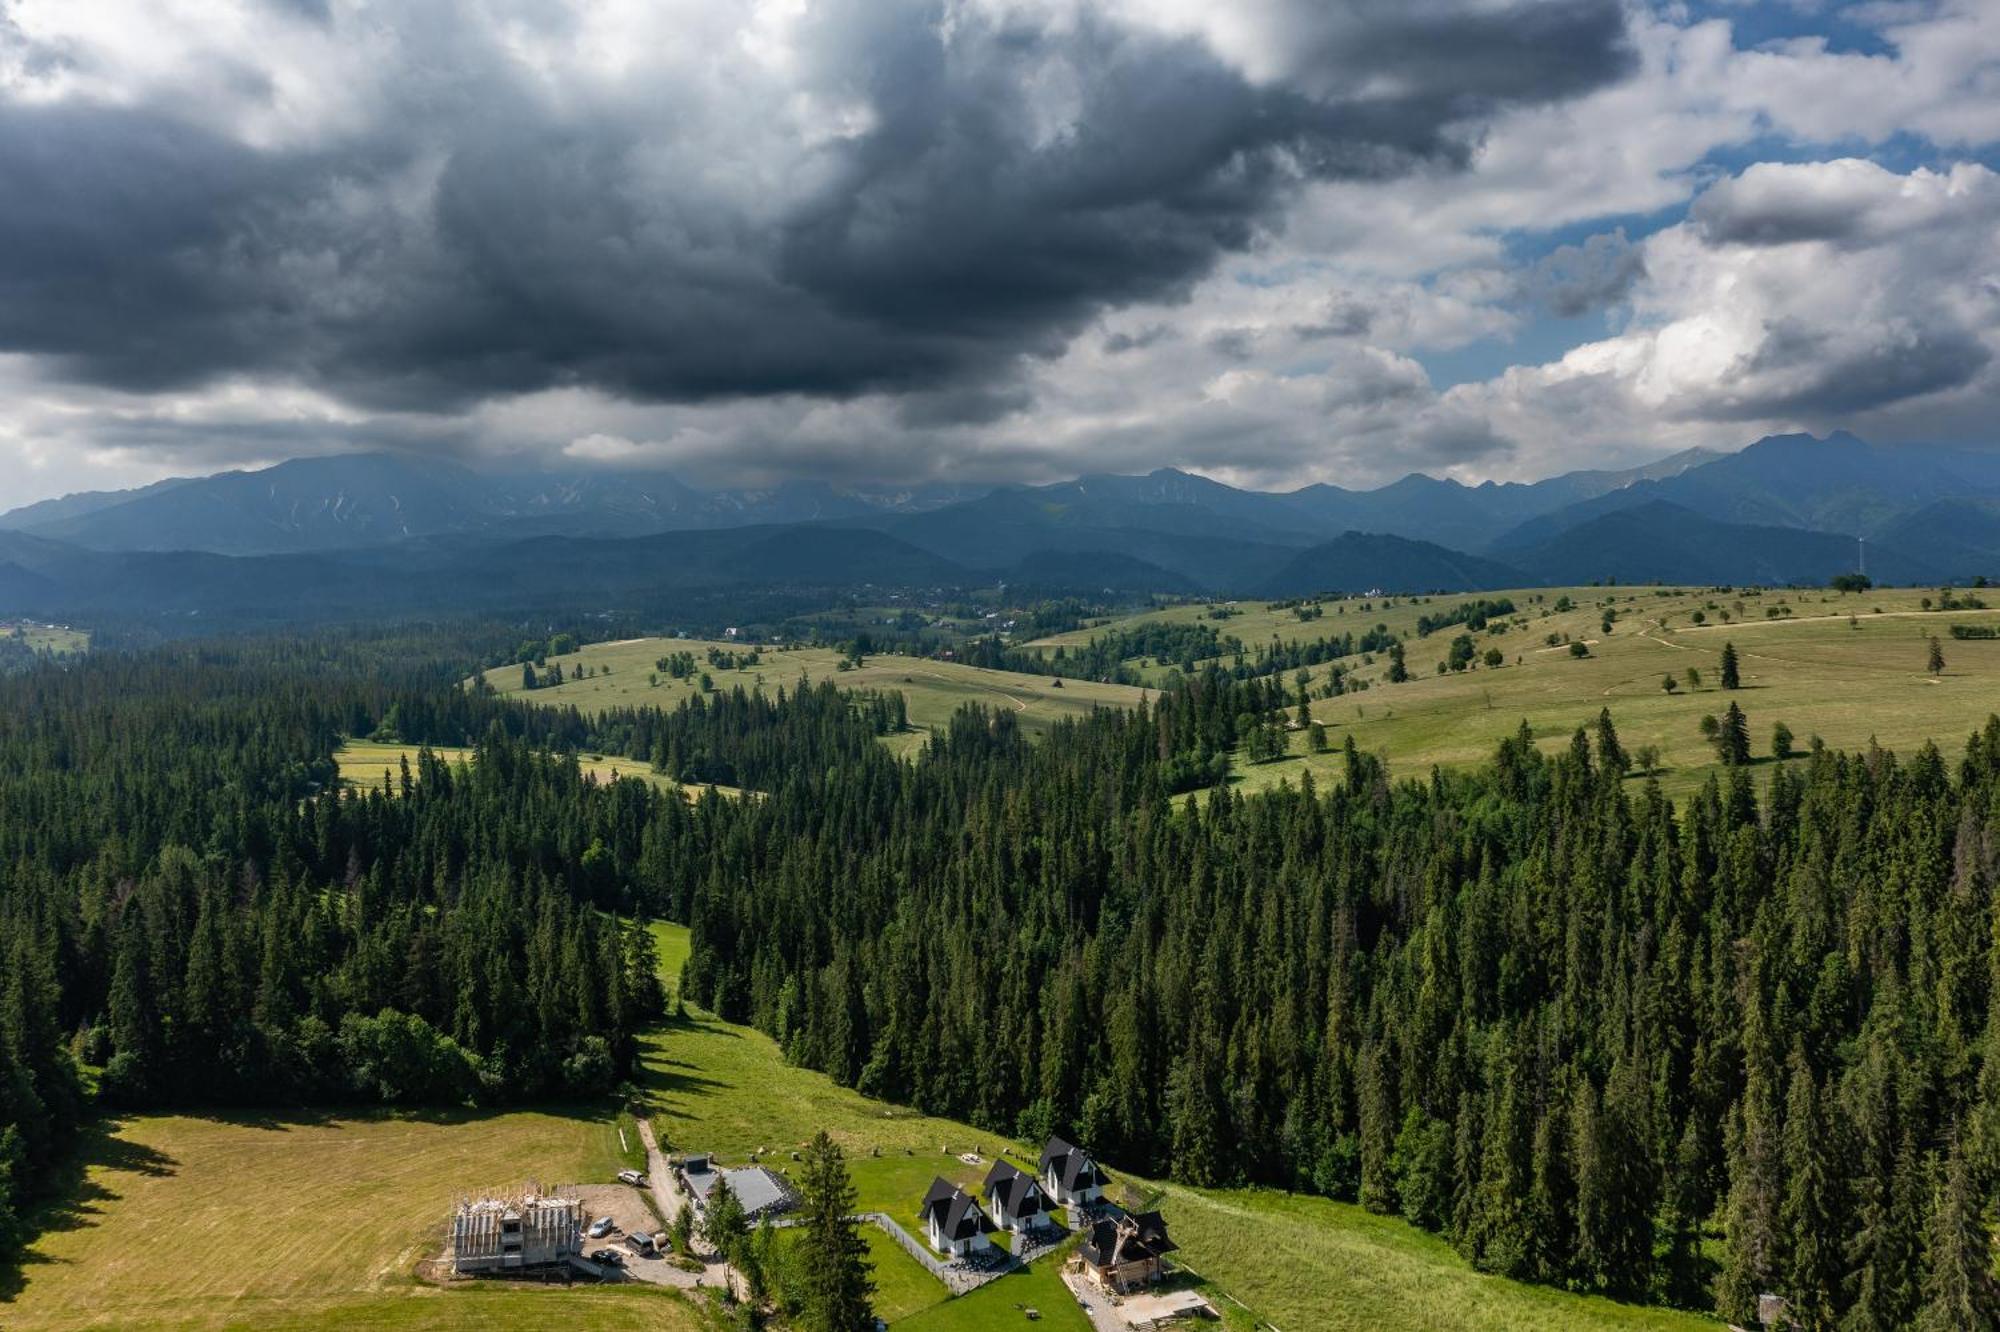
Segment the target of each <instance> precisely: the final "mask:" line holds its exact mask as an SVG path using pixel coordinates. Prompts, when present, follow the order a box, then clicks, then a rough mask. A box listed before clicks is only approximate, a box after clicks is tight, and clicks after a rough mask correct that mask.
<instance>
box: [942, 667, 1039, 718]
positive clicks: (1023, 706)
mask: <svg viewBox="0 0 2000 1332" xmlns="http://www.w3.org/2000/svg"><path fill="white" fill-rule="evenodd" d="M917 674H919V675H928V676H930V677H931V679H933V680H943V681H944V682H945V683H946V684H961V683H963V681H959V680H954V679H952V678H951V677H950V676H949V675H940V674H938V673H937V672H936V671H918V672H917ZM973 688H974V689H983V690H985V691H986V692H987V693H989V694H998V695H1000V697H1002V698H1004V699H1006V700H1007V701H1008V702H1009V703H1012V704H1013V705H1014V711H1016V712H1026V711H1027V710H1028V705H1027V703H1026V702H1025V701H1024V700H1023V699H1021V698H1020V697H1019V696H1018V695H1015V694H1010V693H1008V692H1007V691H1006V690H1004V689H999V688H996V687H994V686H993V685H974V686H973Z"/></svg>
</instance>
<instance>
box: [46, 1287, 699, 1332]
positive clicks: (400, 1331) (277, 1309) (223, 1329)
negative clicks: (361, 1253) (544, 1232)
mask: <svg viewBox="0 0 2000 1332" xmlns="http://www.w3.org/2000/svg"><path fill="white" fill-rule="evenodd" d="M10 1326H14V1325H12V1324H10ZM22 1326H25V1324H24V1325H22ZM64 1326H66V1327H67V1326H103V1327H118V1328H126V1327H135V1326H143V1327H145V1328H147V1329H149V1332H210V1330H211V1329H214V1330H215V1332H350V1330H353V1332H405V1330H406V1329H407V1330H409V1332H418V1330H421V1332H548V1329H549V1328H551V1327H572V1328H589V1329H591V1332H695V1330H696V1329H698V1328H700V1327H702V1326H703V1324H702V1323H701V1321H700V1320H699V1318H698V1317H697V1316H696V1314H695V1311H694V1309H693V1308H692V1307H691V1306H690V1305H689V1304H687V1303H686V1302H685V1301H683V1300H680V1299H677V1298H675V1297H673V1296H671V1295H665V1294H663V1293H662V1292H660V1291H657V1290H652V1289H647V1288H642V1287H636V1286H606V1287H603V1288H602V1289H595V1290H577V1289H571V1290H563V1289H561V1288H559V1287H557V1288H550V1289H546V1290H545V1289H540V1288H536V1287H525V1286H516V1287H498V1286H483V1285H482V1286H478V1287H472V1288H465V1289H453V1290H439V1289H436V1288H431V1287H425V1288H420V1289H414V1290H411V1291H408V1292H404V1293H399V1294H395V1295H378V1296H363V1297H360V1298H355V1299H331V1300H286V1301H279V1302H268V1301H257V1300H246V1301H242V1302H240V1303H238V1304H236V1305H234V1306H232V1308H231V1309H230V1310H229V1312H228V1314H227V1316H226V1317H224V1318H223V1319H222V1320H221V1321H219V1322H218V1321H216V1320H215V1319H214V1318H213V1317H211V1316H210V1315H209V1314H207V1313H205V1312H203V1313H195V1314H192V1315H190V1316H188V1317H185V1318H175V1317H172V1316H169V1317H168V1318H166V1319H165V1320H154V1319H152V1318H150V1317H149V1318H148V1320H147V1321H146V1322H144V1323H143V1324H134V1323H128V1322H123V1321H113V1322H109V1323H100V1324H89V1323H79V1324H65V1325H64Z"/></svg>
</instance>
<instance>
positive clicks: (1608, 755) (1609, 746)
mask: <svg viewBox="0 0 2000 1332" xmlns="http://www.w3.org/2000/svg"><path fill="white" fill-rule="evenodd" d="M1597 762H1598V766H1599V767H1601V768H1603V769H1604V770H1605V771H1606V772H1616V773H1626V772H1630V771H1631V770H1632V759H1631V757H1630V756H1629V755H1627V754H1626V752H1625V747H1624V746H1623V745H1621V744H1619V743H1618V728H1617V727H1616V726H1614V725H1612V723H1611V709H1610V708H1602V709H1600V710H1599V711H1598V714H1597Z"/></svg>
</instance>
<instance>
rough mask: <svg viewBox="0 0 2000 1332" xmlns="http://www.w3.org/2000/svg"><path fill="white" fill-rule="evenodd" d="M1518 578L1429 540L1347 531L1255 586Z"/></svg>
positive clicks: (1287, 591) (1305, 592) (1309, 587)
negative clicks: (1412, 539) (1413, 539)
mask: <svg viewBox="0 0 2000 1332" xmlns="http://www.w3.org/2000/svg"><path fill="white" fill-rule="evenodd" d="M1519 582H1521V575H1520V573H1519V571H1518V570H1515V569H1510V568H1508V567H1507V566H1506V565H1504V564H1499V563H1496V562H1495V561H1493V560H1487V559H1481V558H1480V557H1479V556H1477V555H1466V554H1463V553H1461V552H1459V551H1455V550H1448V549H1446V548H1445V547H1443V546H1439V545H1436V544H1434V543H1432V542H1429V541H1411V540H1408V539H1407V538H1404V537H1398V536H1384V535H1380V534H1371V533H1364V532H1347V533H1343V534H1342V535H1340V536H1338V537H1336V538H1334V539H1333V540H1332V541H1328V542H1324V543H1322V544H1320V545H1317V546H1313V547H1312V548H1310V549H1308V550H1302V551H1300V552H1299V553H1298V554H1297V555H1295V556H1294V557H1292V559H1291V560H1290V561H1289V562H1287V563H1286V564H1285V566H1284V567H1283V568H1281V569H1279V570H1278V572H1277V573H1275V574H1273V575H1272V576H1271V577H1270V578H1269V579H1268V580H1266V581H1265V582H1264V583H1262V584H1261V585H1260V586H1259V588H1258V595H1260V596H1267V597H1302V596H1310V595H1312V594H1314V593H1320V592H1346V593H1360V592H1369V591H1377V590H1379V591H1385V592H1429V591H1434V590H1436V589H1439V588H1450V589H1453V590H1459V591H1483V590H1485V589H1488V588H1496V587H1509V586H1512V585H1515V584H1518V583H1519Z"/></svg>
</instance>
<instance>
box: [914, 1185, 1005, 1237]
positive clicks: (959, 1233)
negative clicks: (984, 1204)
mask: <svg viewBox="0 0 2000 1332" xmlns="http://www.w3.org/2000/svg"><path fill="white" fill-rule="evenodd" d="M917 1215H918V1216H919V1217H922V1218H923V1220H924V1222H925V1223H926V1224H929V1222H930V1219H931V1217H932V1216H933V1215H935V1216H936V1217H937V1218H938V1231H939V1233H941V1234H942V1235H943V1236H944V1237H945V1238H946V1239H948V1240H962V1239H971V1238H972V1237H973V1236H974V1235H990V1234H992V1233H993V1232H994V1231H996V1230H998V1229H999V1228H1000V1227H998V1226H996V1225H994V1224H993V1221H992V1219H991V1218H990V1217H988V1216H987V1215H986V1213H985V1212H984V1211H982V1210H980V1207H979V1204H978V1203H977V1202H976V1201H974V1200H973V1197H972V1195H971V1194H969V1193H967V1192H966V1191H965V1190H964V1189H961V1188H959V1187H958V1185H956V1184H954V1183H952V1182H951V1181H950V1180H948V1179H945V1178H943V1177H939V1178H937V1179H934V1180H932V1181H931V1189H930V1192H929V1193H926V1194H925V1195H924V1205H923V1206H922V1207H920V1208H918V1209H917Z"/></svg>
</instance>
